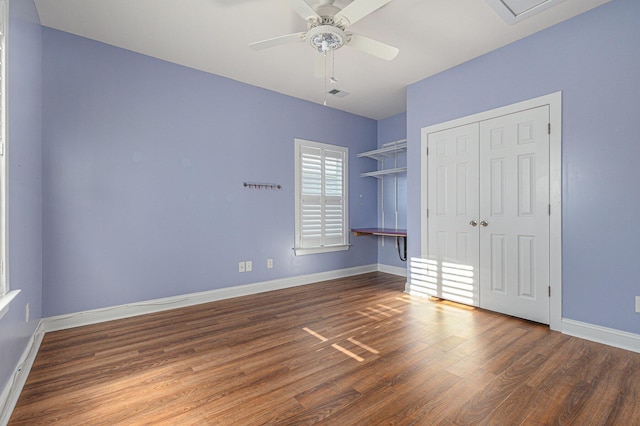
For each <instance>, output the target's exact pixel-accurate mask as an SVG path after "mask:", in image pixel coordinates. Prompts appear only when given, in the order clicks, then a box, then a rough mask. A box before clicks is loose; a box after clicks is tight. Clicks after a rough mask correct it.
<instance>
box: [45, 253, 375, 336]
mask: <svg viewBox="0 0 640 426" xmlns="http://www.w3.org/2000/svg"><path fill="white" fill-rule="evenodd" d="M378 270H379V268H378V265H377V264H373V265H365V266H357V267H353V268H346V269H338V270H335V271H328V272H319V273H316V274H308V275H300V276H297V277H290V278H282V279H278V280H271V281H263V282H259V283H253V284H245V285H239V286H235V287H228V288H221V289H216V290H210V291H203V292H200V293H190V294H184V295H180V296H172V297H166V298H163V299H155V300H147V301H143V302H136V303H130V304H127V305H119V306H111V307H108V308H101V309H93V310H90V311H83V312H76V313H71V314H66V315H58V316H54V317H48V318H43V320H42V322H43V323H44V330H45V331H46V332H49V331H57V330H64V329H67V328H74V327H81V326H83V325H90V324H97V323H100V322H105V321H112V320H116V319H122V318H129V317H133V316H138V315H144V314H150V313H154V312H161V311H166V310H169V309H176V308H182V307H185V306H192V305H198V304H200V303H209V302H215V301H217V300H224V299H230V298H232V297H240V296H248V295H251V294H258V293H264V292H267V291H273V290H281V289H284V288H289V287H297V286H301V285H306V284H311V283H316V282H320V281H326V280H332V279H336V278H344V277H350V276H352V275H359V274H365V273H368V272H376V271H378Z"/></svg>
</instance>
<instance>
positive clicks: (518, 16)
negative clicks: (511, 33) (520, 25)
mask: <svg viewBox="0 0 640 426" xmlns="http://www.w3.org/2000/svg"><path fill="white" fill-rule="evenodd" d="M485 1H486V2H487V4H488V5H489V6H491V8H492V9H493V10H494V11H495V12H496V13H497V14H498V16H500V17H501V18H502V19H503V20H504V21H505V22H506V23H507V24H509V25H512V24H515V23H516V22H520V21H522V20H523V19H526V18H528V17H530V16H532V15H535V14H536V13H540V12H542V11H543V10H545V9H548V8H550V7H552V6H555V5H556V4H558V3H560V2H561V1H563V0H485Z"/></svg>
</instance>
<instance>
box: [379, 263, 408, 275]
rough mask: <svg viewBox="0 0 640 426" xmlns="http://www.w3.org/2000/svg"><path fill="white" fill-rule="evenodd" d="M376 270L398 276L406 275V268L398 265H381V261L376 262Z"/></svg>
mask: <svg viewBox="0 0 640 426" xmlns="http://www.w3.org/2000/svg"><path fill="white" fill-rule="evenodd" d="M378 271H380V272H384V273H386V274H393V275H398V276H400V277H406V276H407V268H401V267H399V266H390V265H383V264H382V263H378Z"/></svg>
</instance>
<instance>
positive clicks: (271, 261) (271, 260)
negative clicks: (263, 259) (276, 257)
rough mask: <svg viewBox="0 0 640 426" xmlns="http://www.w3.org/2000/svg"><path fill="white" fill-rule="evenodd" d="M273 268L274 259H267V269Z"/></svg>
mask: <svg viewBox="0 0 640 426" xmlns="http://www.w3.org/2000/svg"><path fill="white" fill-rule="evenodd" d="M271 268H273V259H267V269H271Z"/></svg>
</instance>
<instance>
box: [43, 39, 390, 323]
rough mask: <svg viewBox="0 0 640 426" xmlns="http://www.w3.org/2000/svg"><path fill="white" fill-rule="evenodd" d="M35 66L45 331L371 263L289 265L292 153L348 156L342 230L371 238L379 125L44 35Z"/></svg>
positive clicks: (311, 260)
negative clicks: (346, 216) (372, 161)
mask: <svg viewBox="0 0 640 426" xmlns="http://www.w3.org/2000/svg"><path fill="white" fill-rule="evenodd" d="M43 63H44V67H45V69H46V70H47V72H46V73H45V74H44V83H43V85H44V91H43V111H44V112H43V129H44V140H43V147H44V148H43V158H44V164H43V170H44V171H43V182H44V184H43V185H44V186H43V193H44V206H43V208H44V211H43V218H44V230H43V232H44V253H45V256H44V263H43V268H44V269H43V270H44V276H45V282H44V286H43V287H44V297H43V299H44V315H45V316H52V315H58V314H64V313H70V312H78V311H83V310H88V309H96V308H101V307H107V306H114V305H120V304H126V303H131V302H136V301H142V300H149V299H155V298H162V297H168V296H173V295H179V294H185V293H192V292H200V291H207V290H212V289H218V288H222V287H230V286H235V285H240V284H245V283H254V282H261V281H266V280H271V279H277V278H283V277H292V276H297V275H302V274H310V273H316V272H323V271H330V270H336V269H342V268H348V267H354V266H360V265H368V264H375V263H377V250H376V244H375V242H374V241H369V240H368V239H363V238H360V239H358V238H354V237H352V238H351V243H352V244H353V246H352V247H351V249H350V250H349V251H347V252H337V253H329V254H319V255H309V256H298V257H296V256H294V254H293V250H292V247H293V241H294V225H293V224H294V138H303V139H308V140H314V141H318V142H325V143H332V144H337V145H342V146H348V147H349V149H350V177H349V179H350V206H349V208H350V217H351V223H352V224H353V225H356V224H357V223H356V222H358V223H359V222H363V223H369V222H371V223H375V221H376V208H375V206H376V200H377V194H376V183H375V182H374V181H373V180H368V179H361V178H360V177H359V176H360V173H362V172H363V171H365V168H366V166H367V165H366V164H363V163H362V162H360V161H356V154H357V153H358V152H362V151H367V150H371V149H375V148H376V143H377V122H376V121H374V120H370V119H366V118H363V117H359V116H356V115H352V114H347V113H344V112H341V111H337V110H334V109H331V108H326V107H323V106H320V105H316V104H312V103H310V102H306V101H302V100H299V99H295V98H292V97H288V96H284V95H281V94H277V93H274V92H271V91H268V90H263V89H259V88H256V87H253V86H248V85H246V84H242V83H238V82H236V81H233V80H229V79H226V78H223V77H219V76H215V75H211V74H207V73H204V72H200V71H196V70H193V69H189V68H185V67H181V66H178V65H174V64H171V63H168V62H163V61H160V60H157V59H153V58H150V57H147V56H143V55H140V54H136V53H133V52H130V51H126V50H122V49H119V48H115V47H112V46H108V45H105V44H101V43H98V42H95V41H92V40H88V39H85V38H81V37H77V36H74V35H71V34H68V33H64V32H60V31H56V30H52V29H46V28H45V29H43ZM244 181H255V182H274V183H278V184H281V185H282V186H283V189H282V190H280V191H273V190H255V189H245V188H244V187H243V185H242V184H243V182H244ZM268 258H272V259H273V263H274V267H273V269H267V268H266V261H267V259H268ZM243 260H252V261H253V272H245V273H238V262H239V261H243Z"/></svg>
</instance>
